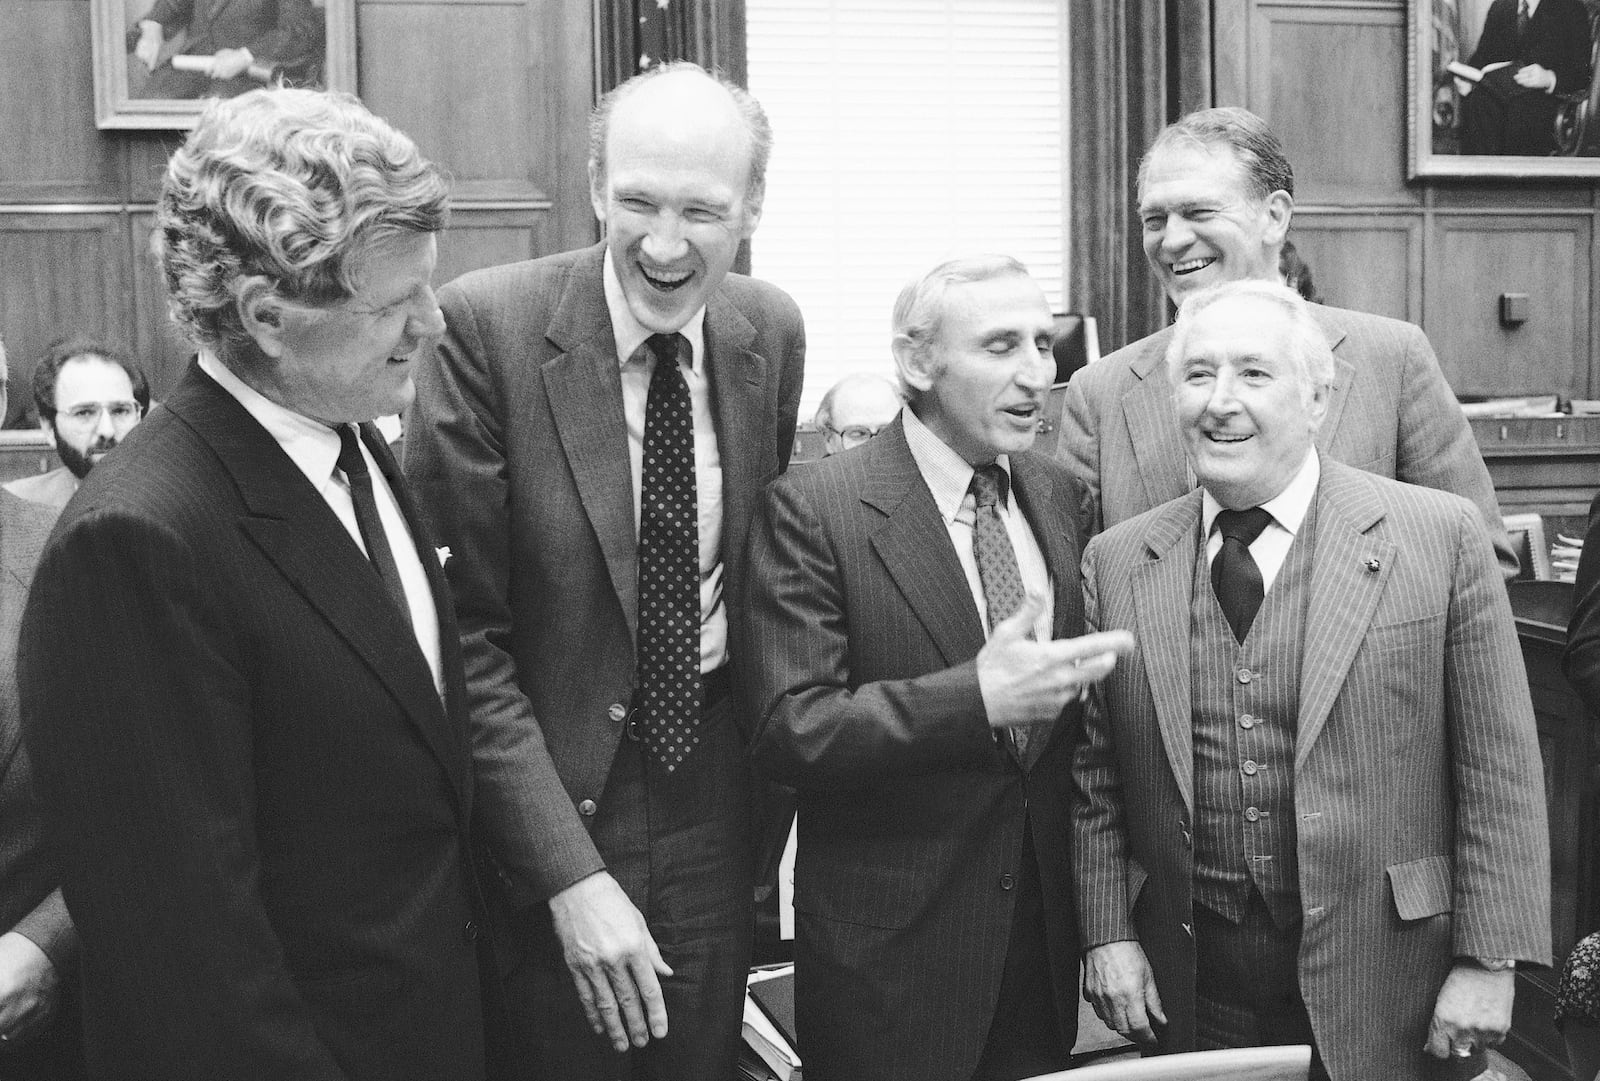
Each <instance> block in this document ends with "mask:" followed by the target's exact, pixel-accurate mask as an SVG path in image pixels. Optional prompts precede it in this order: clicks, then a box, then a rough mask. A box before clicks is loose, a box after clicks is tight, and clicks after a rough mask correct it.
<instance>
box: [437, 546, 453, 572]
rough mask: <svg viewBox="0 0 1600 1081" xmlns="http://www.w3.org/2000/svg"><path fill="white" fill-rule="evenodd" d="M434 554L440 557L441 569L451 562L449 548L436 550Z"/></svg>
mask: <svg viewBox="0 0 1600 1081" xmlns="http://www.w3.org/2000/svg"><path fill="white" fill-rule="evenodd" d="M433 554H434V555H436V556H438V557H439V566H440V567H441V568H443V567H444V565H445V564H446V563H448V562H450V549H449V548H448V547H446V548H435V549H434V550H433Z"/></svg>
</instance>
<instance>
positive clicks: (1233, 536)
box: [1211, 507, 1272, 642]
mask: <svg viewBox="0 0 1600 1081" xmlns="http://www.w3.org/2000/svg"><path fill="white" fill-rule="evenodd" d="M1271 521H1272V515H1271V514H1270V513H1268V512H1267V511H1264V510H1262V509H1261V508H1260V507H1251V508H1250V509H1249V510H1224V511H1219V512H1217V530H1218V531H1219V532H1220V533H1221V534H1222V550H1221V551H1220V552H1218V553H1217V558H1216V559H1214V560H1212V561H1211V588H1212V590H1213V591H1214V592H1215V593H1216V595H1217V603H1218V604H1220V605H1222V614H1223V615H1224V616H1226V617H1227V620H1228V626H1230V627H1232V628H1233V637H1234V638H1235V639H1236V640H1238V641H1240V642H1243V641H1244V639H1245V635H1247V634H1249V633H1250V624H1252V623H1254V622H1255V619H1256V612H1257V611H1258V610H1260V608H1261V599H1262V597H1264V596H1265V595H1266V591H1265V589H1264V588H1263V586H1262V583H1261V568H1260V567H1258V566H1256V561H1255V557H1254V556H1252V555H1251V554H1250V546H1251V545H1252V544H1254V543H1255V540H1256V538H1257V537H1259V536H1261V531H1262V530H1263V529H1265V528H1267V526H1268V524H1269V523H1271Z"/></svg>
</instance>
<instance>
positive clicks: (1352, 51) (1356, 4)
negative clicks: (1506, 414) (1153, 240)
mask: <svg viewBox="0 0 1600 1081" xmlns="http://www.w3.org/2000/svg"><path fill="white" fill-rule="evenodd" d="M1214 12H1215V31H1214V38H1213V45H1212V48H1213V53H1212V55H1213V61H1214V63H1213V77H1214V88H1213V89H1214V101H1215V103H1216V104H1218V105H1243V106H1245V107H1247V108H1249V109H1251V110H1253V111H1255V112H1256V113H1258V114H1260V115H1261V116H1262V117H1264V118H1265V119H1266V120H1267V122H1268V123H1270V124H1271V125H1272V127H1273V128H1274V130H1276V131H1277V132H1278V133H1279V134H1280V135H1281V136H1282V137H1283V139H1284V142H1285V143H1286V144H1287V147H1288V151H1289V157H1290V160H1291V161H1292V162H1293V163H1294V167H1295V183H1296V189H1297V190H1296V192H1295V204H1296V211H1295V217H1294V225H1293V228H1292V230H1291V232H1290V236H1291V238H1292V239H1293V240H1294V242H1295V244H1296V246H1297V247H1298V248H1299V249H1300V251H1301V253H1302V254H1303V255H1304V256H1305V257H1306V260H1307V261H1308V262H1309V263H1310V265H1311V267H1312V269H1313V271H1314V274H1315V279H1316V282H1317V286H1318V288H1319V289H1320V291H1321V292H1322V294H1323V297H1324V299H1325V300H1326V301H1327V302H1328V303H1330V304H1336V305H1339V306H1342V307H1350V308H1359V309H1362V310H1365V311H1372V312H1379V313H1382V314H1385V315H1392V316H1395V317H1397V318H1401V319H1409V320H1411V321H1413V322H1416V323H1420V324H1421V325H1422V327H1423V329H1424V330H1426V331H1427V333H1428V336H1429V338H1430V339H1431V340H1432V341H1433V344H1434V347H1435V349H1437V350H1438V353H1439V359H1440V362H1441V363H1442V365H1443V367H1444V370H1445V374H1446V375H1447V376H1448V377H1449V379H1450V382H1451V385H1452V386H1453V387H1454V389H1455V391H1456V393H1457V394H1462V395H1513V394H1551V393H1554V394H1563V395H1566V396H1569V397H1581V398H1592V397H1597V396H1600V377H1597V365H1600V324H1597V321H1596V319H1595V312H1596V305H1595V297H1596V288H1597V281H1600V279H1597V267H1596V265H1595V239H1596V238H1595V233H1596V222H1597V218H1600V185H1597V184H1595V183H1594V182H1574V181H1551V180H1524V181H1504V180H1502V181H1461V180H1416V181H1408V180H1407V179H1406V150H1405V147H1406V141H1405V140H1406V111H1407V100H1408V99H1407V88H1406V44H1407V36H1406V35H1407V29H1406V27H1407V13H1408V4H1407V0H1214ZM1502 293H1526V294H1527V295H1528V297H1529V302H1530V306H1531V312H1530V318H1529V319H1528V321H1527V322H1526V323H1524V324H1522V325H1521V326H1517V327H1504V326H1502V325H1501V324H1500V320H1499V297H1500V295H1501V294H1502Z"/></svg>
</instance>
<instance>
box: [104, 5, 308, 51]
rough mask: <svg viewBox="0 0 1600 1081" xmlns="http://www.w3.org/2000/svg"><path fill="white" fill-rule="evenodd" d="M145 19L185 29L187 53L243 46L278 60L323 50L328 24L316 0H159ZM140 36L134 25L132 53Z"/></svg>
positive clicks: (168, 32)
mask: <svg viewBox="0 0 1600 1081" xmlns="http://www.w3.org/2000/svg"><path fill="white" fill-rule="evenodd" d="M144 18H146V19H149V20H151V21H153V22H158V23H160V24H161V29H162V32H163V33H164V34H165V36H167V37H169V38H170V37H172V36H173V35H174V34H176V33H177V32H178V31H179V30H184V31H186V32H187V35H186V37H185V39H184V45H183V50H184V52H186V53H199V54H203V55H207V56H209V55H210V54H212V53H214V52H216V51H217V50H218V49H239V48H244V49H249V50H250V55H251V56H253V57H255V58H256V59H257V60H259V61H261V62H262V63H266V64H273V63H282V62H285V61H293V60H298V59H301V58H304V57H305V56H307V55H308V54H311V53H320V52H321V51H322V49H323V41H322V37H323V34H324V29H323V24H322V20H321V19H320V18H319V17H318V15H317V10H316V8H315V7H313V6H312V4H311V0H156V2H155V5H154V6H153V7H151V9H150V12H149V14H147V15H145V16H144ZM138 40H139V28H138V26H137V25H135V26H134V27H132V28H131V29H130V30H129V31H128V41H127V47H128V49H129V50H130V51H131V50H132V49H133V46H134V44H135V43H137V41H138Z"/></svg>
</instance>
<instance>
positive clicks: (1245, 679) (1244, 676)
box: [1234, 668, 1255, 683]
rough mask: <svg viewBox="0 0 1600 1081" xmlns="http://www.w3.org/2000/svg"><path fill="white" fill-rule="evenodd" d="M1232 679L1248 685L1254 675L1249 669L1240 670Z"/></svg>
mask: <svg viewBox="0 0 1600 1081" xmlns="http://www.w3.org/2000/svg"><path fill="white" fill-rule="evenodd" d="M1234 678H1236V679H1237V680H1238V681H1239V682H1240V683H1249V682H1250V681H1251V680H1252V679H1254V678H1255V675H1254V673H1252V672H1251V671H1250V669H1248V668H1241V669H1239V671H1238V672H1237V673H1235V677H1234Z"/></svg>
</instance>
